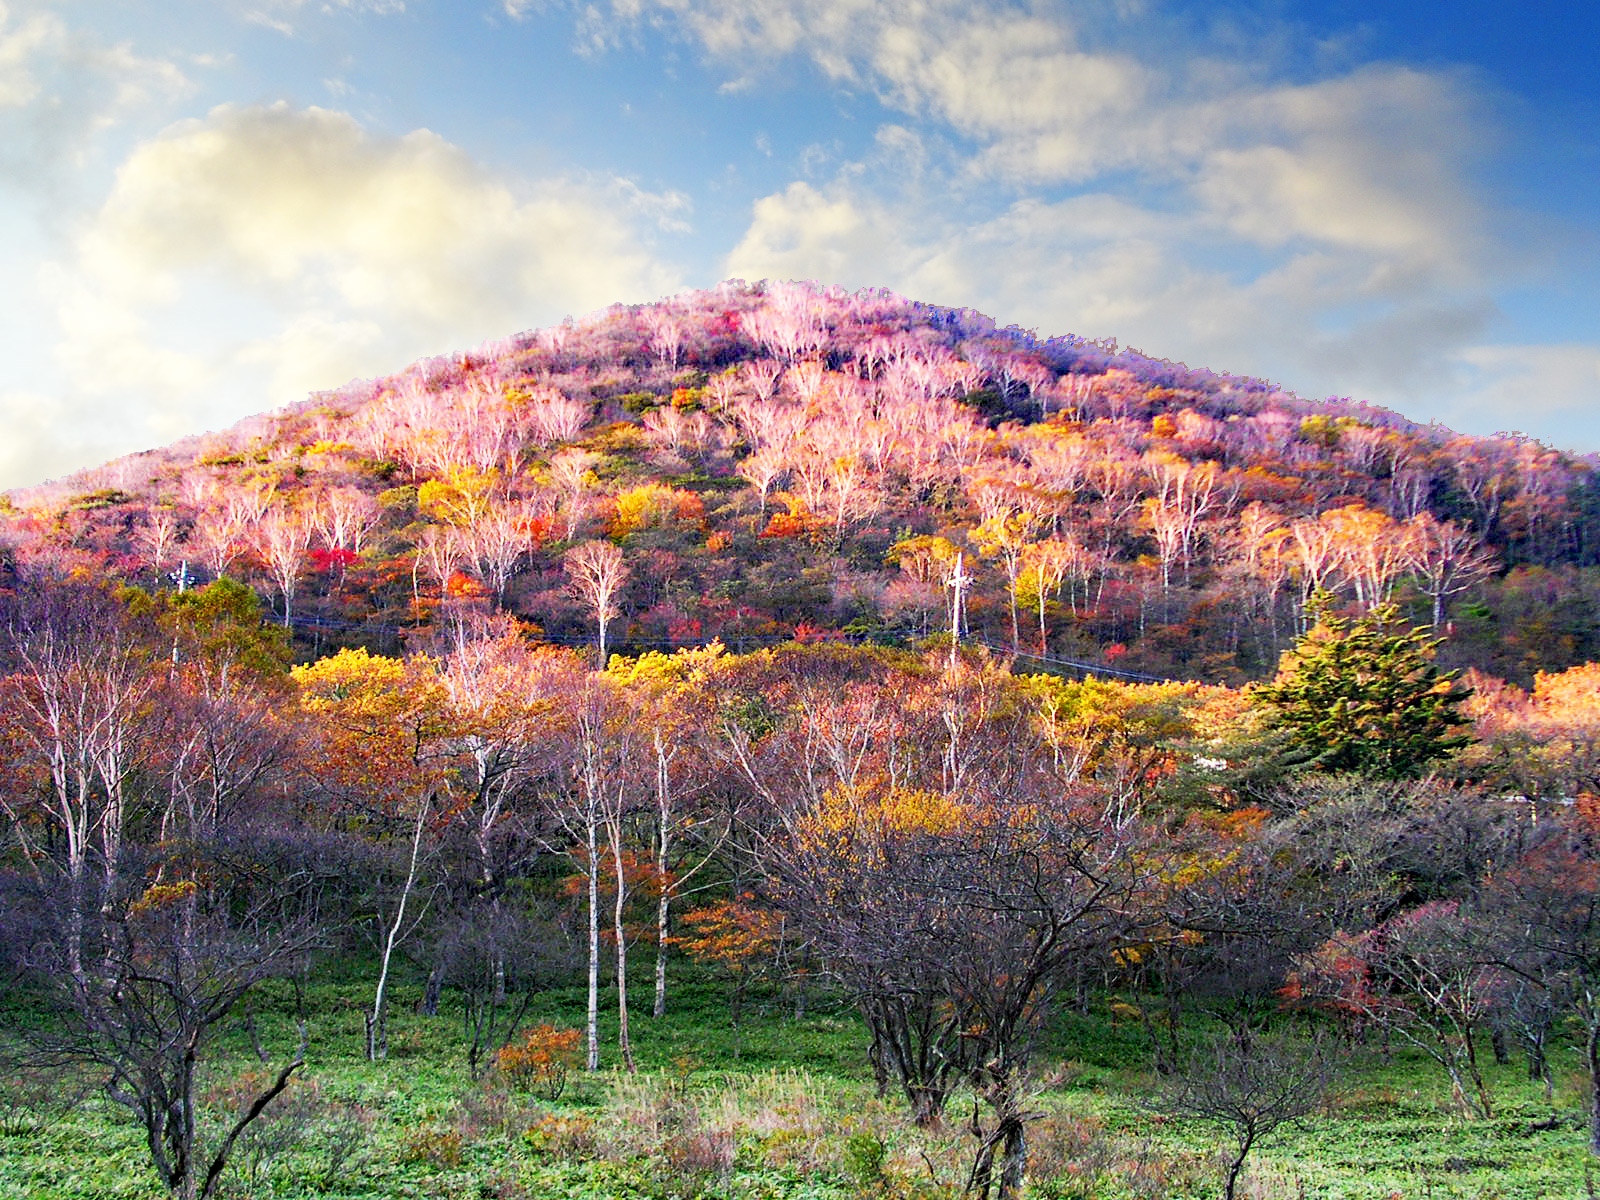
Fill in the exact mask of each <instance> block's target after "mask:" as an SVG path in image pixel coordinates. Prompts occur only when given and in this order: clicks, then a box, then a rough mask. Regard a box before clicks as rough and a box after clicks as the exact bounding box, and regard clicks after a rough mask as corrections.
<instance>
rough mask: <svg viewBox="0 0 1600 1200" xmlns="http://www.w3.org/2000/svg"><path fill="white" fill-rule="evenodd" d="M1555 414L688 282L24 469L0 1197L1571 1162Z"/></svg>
mask: <svg viewBox="0 0 1600 1200" xmlns="http://www.w3.org/2000/svg"><path fill="white" fill-rule="evenodd" d="M1594 466H1595V464H1593V463H1591V462H1585V461H1579V460H1575V459H1572V458H1571V457H1568V456H1563V455H1561V454H1560V453H1558V452H1555V451H1550V450H1546V449H1544V448H1542V447H1540V446H1537V445H1534V444H1531V443H1525V442H1520V441H1514V440H1490V441H1483V440H1474V439H1468V438H1460V437H1455V436H1452V435H1449V434H1447V433H1445V432H1443V431H1439V430H1435V429H1424V428H1417V427H1414V426H1411V425H1409V424H1407V423H1406V422H1405V421H1403V420H1402V419H1400V418H1398V417H1395V416H1393V415H1392V414H1385V413H1376V412H1371V411H1364V410H1360V409H1356V408H1353V407H1349V406H1344V407H1341V406H1338V405H1332V406H1330V405H1312V404H1307V403H1304V402H1301V401H1297V400H1294V399H1293V398H1291V397H1287V396H1284V395H1281V394H1279V393H1276V392H1274V391H1272V390H1271V389H1269V388H1267V387H1265V386H1263V385H1260V384H1257V383H1253V382H1251V381H1246V380H1232V379H1218V378H1214V377H1210V376H1205V375H1203V374H1200V373H1195V372H1189V371H1186V370H1184V369H1182V368H1177V367H1173V366H1172V365H1171V364H1166V363H1161V362H1157V361H1153V360H1149V359H1146V358H1143V357H1142V356H1139V355H1136V354H1130V353H1121V354H1119V353H1117V352H1115V351H1114V349H1113V348H1112V347H1109V346H1100V345H1093V344H1084V343H1079V342H1075V341H1071V340H1063V341H1056V342H1048V343H1040V342H1038V341H1037V340H1035V339H1033V338H1031V337H1029V336H1026V335H1022V334H1018V333H1015V332H1012V331H997V330H995V329H993V328H992V326H990V325H988V324H987V323H986V322H984V321H983V320H982V319H981V318H978V317H976V316H974V315H973V314H970V313H961V312H949V311H944V310H934V309H928V308H925V307H920V306H917V305H912V304H908V303H906V302H904V301H901V300H899V299H897V298H893V297H888V296H882V295H869V296H862V295H856V296H846V295H841V294H835V293H829V292H823V291H819V290H816V289H812V288H804V287H782V288H770V289H767V290H761V289H750V288H745V287H743V286H730V287H725V288H723V289H721V290H719V291H717V292H714V293H705V294H700V295H695V296H690V297H683V298H679V299H675V300H672V301H668V302H664V303H663V304H660V305H656V306H651V307H646V308H637V309H636V308H618V309H613V310H610V311H608V312H606V313H604V314H602V315H600V316H599V317H596V318H594V319H593V320H591V321H589V322H586V323H583V324H577V325H571V326H563V327H561V328H559V329H557V330H554V331H546V332H544V333H540V334H537V335H530V336H529V337H526V338H521V339H516V340H514V341H513V342H510V343H507V344H505V345H499V346H491V347H487V348H485V349H483V350H480V351H478V352H475V353H474V354H471V355H467V356H464V357H462V358H459V359H450V360H446V361H437V362H430V363H425V364H420V365H418V366H416V367H413V368H412V369H410V370H408V371H406V372H404V373H402V374H401V375H398V376H395V377H393V378H390V379H386V380H381V381H375V382H373V383H371V384H367V385H362V386H361V387H359V388H352V389H348V390H346V391H344V392H340V393H334V394H329V395H326V396H321V397H318V398H316V399H315V400H314V401H312V402H310V403H308V404H307V405H304V406H301V407H299V408H296V409H293V410H290V411H287V412H284V413H279V414H275V415H273V416H270V417H264V418H260V419H258V420H254V421H251V422H247V423H246V424H245V425H244V426H242V427H240V428H238V429H236V430H234V431H232V432H230V433H228V434H224V435H217V436H215V437H212V438H207V439H204V440H202V441H197V442H195V443H194V444H188V445H179V446H176V447H172V448H169V449H167V450H163V451H156V452H151V453H149V454H146V455H140V456H136V457H134V458H132V459H129V460H125V461H123V462H119V463H114V464H111V465H110V466H108V467H107V468H104V469H103V470H102V471H101V472H98V473H95V474H94V476H93V477H92V478H89V477H85V478H80V479H76V480H71V481H68V482H66V483H64V484H59V485H50V486H48V487H44V488H38V489H33V490H32V491H30V492H27V493H21V494H15V495H14V496H13V497H12V501H11V504H12V507H11V508H10V509H9V510H8V513H7V522H8V526H7V528H8V538H9V541H8V547H7V551H6V570H5V575H4V577H3V579H0V1138H3V1139H5V1142H4V1147H3V1148H4V1149H5V1150H6V1151H7V1153H5V1154H0V1191H4V1190H5V1189H8V1188H9V1189H14V1190H16V1191H17V1192H18V1194H24V1195H28V1196H30V1197H51V1198H56V1197H60V1198H62V1200H65V1198H66V1197H80V1196H85V1197H95V1198H96V1200H99V1198H100V1197H104V1196H109V1195H127V1196H135V1197H141V1198H148V1197H152V1196H157V1195H160V1194H163V1193H166V1194H171V1195H175V1196H181V1197H184V1198H185V1200H193V1198H200V1200H204V1198H205V1197H208V1196H221V1195H238V1196H275V1195H277V1196H292V1197H309V1196H351V1197H354V1196H368V1197H371V1196H401V1195H473V1196H480V1197H481V1196H505V1197H520V1196H543V1195H570V1196H583V1197H592V1198H594V1200H610V1198H613V1197H624V1198H633V1197H641V1198H642V1197H650V1198H652V1200H654V1198H661V1200H665V1198H666V1197H673V1198H679V1197H681V1198H683V1200H690V1198H693V1197H708V1196H709V1197H718V1196H728V1197H771V1198H774V1200H790V1198H793V1200H801V1198H815V1197H828V1198H830V1200H832V1198H838V1200H845V1198H846V1197H863V1196H865V1197H894V1198H905V1200H912V1198H917V1197H921V1198H926V1200H952V1198H953V1197H955V1196H957V1195H970V1196H977V1197H982V1198H983V1200H989V1198H990V1197H998V1198H999V1200H1019V1198H1020V1197H1022V1196H1024V1195H1025V1194H1026V1195H1031V1196H1058V1197H1068V1196H1075V1197H1081V1198H1094V1200H1171V1198H1175V1197H1188V1198H1190V1200H1193V1198H1195V1197H1212V1196H1223V1197H1226V1200H1236V1197H1237V1196H1241V1195H1252V1194H1253V1195H1260V1196H1265V1195H1329V1196H1335V1195H1337V1196H1346V1197H1361V1198H1363V1200H1392V1198H1393V1197H1395V1196H1404V1195H1428V1196H1434V1195H1438V1196H1444V1195H1451V1196H1461V1197H1467V1196H1483V1195H1490V1194H1492V1195H1497V1196H1502V1197H1507V1198H1516V1200H1536V1198H1539V1200H1542V1198H1544V1197H1556V1196H1567V1195H1573V1194H1578V1193H1577V1189H1578V1187H1579V1186H1581V1179H1582V1177H1583V1173H1584V1172H1585V1171H1587V1170H1588V1169H1589V1164H1590V1163H1591V1162H1592V1159H1593V1157H1594V1156H1595V1155H1600V915H1597V912H1596V907H1595V904H1594V899H1595V896H1596V894H1597V891H1600V663H1596V662H1592V661H1586V660H1587V659H1589V658H1592V657H1594V656H1595V655H1594V649H1595V647H1594V641H1595V638H1596V636H1597V633H1596V628H1595V614H1594V592H1595V586H1596V585H1595V580H1596V571H1597V567H1596V565H1595V561H1594V560H1595V555H1596V553H1597V550H1600V511H1597V509H1596V507H1595V499H1596V496H1597V492H1596V481H1595V477H1594ZM952 633H954V634H955V635H956V636H954V637H952V636H951V635H952ZM1141 676H1143V677H1141ZM1152 676H1170V678H1152ZM1251 677H1257V678H1256V679H1255V681H1253V682H1251V681H1250V679H1251ZM747 1054H749V1055H752V1056H759V1057H758V1059H757V1061H759V1064H760V1065H761V1066H763V1067H766V1068H778V1069H782V1070H785V1071H787V1072H789V1073H788V1074H786V1075H781V1076H774V1075H771V1074H768V1075H763V1076H759V1077H753V1076H751V1075H750V1074H749V1071H748V1069H747V1068H749V1067H750V1066H751V1062H752V1060H751V1059H750V1058H747V1057H745V1056H746V1055H747ZM812 1070H815V1071H817V1072H820V1073H822V1074H824V1075H825V1076H826V1079H827V1080H828V1082H827V1083H826V1084H823V1083H819V1082H818V1080H817V1079H816V1078H814V1077H813V1076H811V1075H809V1074H806V1075H801V1074H797V1073H796V1072H799V1071H806V1072H809V1071H812ZM569 1087H570V1089H571V1090H570V1091H569V1090H567V1089H568V1088H569ZM830 1088H831V1089H834V1091H833V1092H832V1093H831V1094H830V1092H829V1089H830ZM1297 1122H1298V1123H1300V1124H1299V1125H1296V1123H1297ZM1292 1129H1299V1130H1300V1131H1301V1132H1300V1133H1298V1134H1296V1135H1294V1136H1297V1137H1298V1138H1299V1140H1298V1141H1296V1142H1295V1143H1294V1147H1295V1150H1294V1152H1293V1154H1292V1155H1288V1156H1287V1157H1283V1158H1278V1159H1276V1160H1272V1161H1271V1162H1270V1164H1268V1165H1260V1166H1252V1164H1260V1163H1261V1162H1262V1149H1261V1144H1262V1143H1263V1142H1264V1141H1266V1140H1267V1139H1269V1138H1270V1137H1273V1136H1279V1137H1284V1138H1287V1137H1289V1136H1290V1131H1291V1130H1292ZM84 1146H90V1147H92V1149H91V1150H89V1151H84V1150H83V1149H82V1147H84ZM85 1163H87V1164H88V1166H85ZM108 1163H109V1164H113V1165H112V1166H107V1165H106V1164H108ZM1406 1189H1411V1190H1406Z"/></svg>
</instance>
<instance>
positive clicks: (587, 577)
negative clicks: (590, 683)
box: [565, 542, 628, 667]
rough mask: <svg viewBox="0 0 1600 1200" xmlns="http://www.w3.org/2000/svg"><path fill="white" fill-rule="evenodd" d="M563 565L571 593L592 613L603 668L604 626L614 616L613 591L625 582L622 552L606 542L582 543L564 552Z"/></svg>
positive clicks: (604, 650) (604, 660) (625, 575)
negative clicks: (565, 553) (564, 560)
mask: <svg viewBox="0 0 1600 1200" xmlns="http://www.w3.org/2000/svg"><path fill="white" fill-rule="evenodd" d="M565 565H566V568H567V577H568V579H570V580H571V583H572V590H573V592H574V593H575V594H576V595H577V596H578V598H579V599H580V600H582V601H583V602H584V603H585V604H587V605H588V606H589V611H590V612H591V613H592V614H593V615H594V619H595V625H596V627H597V629H598V633H599V645H600V666H601V667H604V666H605V663H606V625H607V624H608V623H609V622H610V621H611V619H612V618H613V617H615V616H616V615H617V613H618V611H619V610H618V608H617V593H618V592H620V591H621V590H622V585H623V584H625V583H626V582H627V581H628V568H627V565H626V564H625V563H624V562H623V561H622V551H621V550H619V549H617V547H616V546H614V545H612V544H611V543H610V542H585V543H584V544H583V545H581V546H576V547H574V548H573V549H571V550H569V551H568V552H567V557H566V564H565Z"/></svg>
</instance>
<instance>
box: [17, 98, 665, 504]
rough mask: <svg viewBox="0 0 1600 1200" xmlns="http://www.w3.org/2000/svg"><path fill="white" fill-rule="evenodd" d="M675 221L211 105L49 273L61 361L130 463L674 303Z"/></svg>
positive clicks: (150, 152) (659, 200) (269, 110)
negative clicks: (342, 390) (591, 318)
mask: <svg viewBox="0 0 1600 1200" xmlns="http://www.w3.org/2000/svg"><path fill="white" fill-rule="evenodd" d="M682 209H683V201H682V200H681V198H680V197H676V196H673V195H670V194H668V195H659V194H655V193H648V192H644V191H641V190H640V189H638V188H637V187H636V186H634V185H633V184H631V183H629V182H628V181H626V180H621V179H615V178H581V177H580V178H558V179H548V180H542V181H539V182H537V183H529V184H525V185H519V184H518V183H516V182H515V181H512V180H508V179H505V178H502V177H500V176H497V175H495V174H494V173H492V172H490V171H488V170H486V169H485V168H483V167H482V166H480V165H479V164H477V163H476V162H474V161H473V160H472V159H471V158H470V157H469V156H468V155H467V154H466V153H465V152H464V151H462V150H461V149H460V148H458V147H456V146H454V145H451V144H450V143H448V142H446V141H445V140H444V139H442V138H440V137H438V136H437V135H436V134H433V133H430V132H428V131H426V130H418V131H416V132H414V133H410V134H407V135H405V136H403V137H386V136H379V135H375V134H372V133H369V132H368V131H366V130H365V129H363V128H362V127H361V126H360V125H359V124H358V123H357V122H356V121H355V120H354V119H353V118H352V117H350V116H348V115H347V114H344V113H339V112H332V111H328V110H323V109H316V108H312V109H295V108H290V107H288V106H287V105H283V104H278V105H273V106H270V107H236V106H223V107H220V108H217V109H215V110H213V111H212V112H211V113H210V114H209V115H208V116H207V117H205V118H204V119H199V120H190V121H184V122H181V123H179V124H177V125H174V126H172V127H171V128H170V129H168V130H166V131H165V132H164V133H163V134H161V135H160V136H159V137H156V138H153V139H151V140H149V141H146V142H144V143H143V144H141V145H139V146H138V147H137V148H136V149H135V150H134V151H133V152H132V153H131V154H130V155H129V156H128V158H127V159H126V160H125V161H124V162H123V163H122V165H121V167H120V168H119V169H118V171H117V176H116V182H115V184H114V186H113V188H112V190H111V193H110V195H109V196H108V197H107V199H106V200H105V203H104V204H103V205H102V206H101V208H100V209H99V211H98V212H96V213H95V214H94V215H93V218H92V219H91V220H90V221H89V222H88V223H87V225H86V227H85V228H84V230H83V232H82V234H81V236H80V237H79V238H78V241H77V243H76V246H75V254H74V255H73V257H72V258H71V259H70V261H68V262H65V263H62V264H57V266H56V267H55V268H54V270H53V271H52V272H51V273H50V280H49V290H50V293H51V295H52V296H53V298H54V301H55V305H56V312H57V315H58V318H59V321H60V326H61V331H62V341H61V344H60V346H59V348H58V358H59V360H60V363H61V366H62V369H63V371H64V372H65V373H66V374H67V376H68V377H69V379H70V382H71V385H72V387H73V389H75V391H74V394H75V395H76V396H77V397H78V400H77V401H76V402H75V407H76V408H77V409H78V410H79V411H81V413H82V414H83V415H84V416H85V417H89V418H90V419H92V420H94V421H97V422H98V423H99V424H100V425H102V426H109V427H112V428H113V429H114V431H115V435H116V439H117V442H118V448H121V449H128V448H136V447H141V446H143V445H147V444H150V443H152V442H159V441H165V440H167V439H169V438H171V437H174V436H177V435H179V434H181V433H187V432H193V431H194V430H195V429H197V428H205V427H212V428H214V427H217V426H218V425H220V424H224V423H226V422H227V421H229V420H232V419H234V418H236V417H238V416H241V415H244V414H246V413H249V412H252V411H256V410H260V409H264V408H270V407H276V406H278V405H280V404H283V403H287V402H289V401H293V400H298V399H301V398H303V396H304V395H305V393H306V391H308V390H310V389H312V388H324V387H330V386H337V385H338V384H341V383H343V382H345V381H346V380H348V379H350V378H352V377H356V376H362V375H372V374H378V373H382V372H386V371H391V370H397V369H399V368H400V367H402V366H404V365H405V364H406V363H408V362H409V361H411V360H412V359H414V358H416V357H419V356H421V355H424V354H433V353H442V352H446V351H449V350H452V349H459V348H462V347H466V346H473V345H477V344H479V343H480V342H482V341H483V340H484V339H485V338H488V337H496V336H503V335H504V334H507V333H510V332H513V331H515V330H519V329H524V328H528V327H530V326H535V325H540V324H544V323H548V322H553V321H556V320H559V319H560V318H561V317H562V316H564V315H565V314H567V313H569V312H580V311H588V310H590V309H593V308H597V307H600V306H603V305H605V304H609V303H612V302H614V301H615V300H617V299H618V298H620V297H626V296H652V295H661V294H666V293H670V292H672V291H674V290H676V289H677V288H678V287H679V286H680V280H679V277H678V276H677V275H676V274H675V273H674V272H673V271H672V270H671V269H670V268H668V267H666V266H664V265H663V264H662V263H661V262H659V261H658V260H657V259H656V257H655V256H654V255H653V253H652V251H651V250H650V248H649V246H648V244H647V242H646V240H645V236H646V234H647V233H648V231H649V230H650V229H651V228H661V227H666V228H669V229H671V228H675V227H676V225H677V224H680V223H681V220H682ZM241 329H244V330H249V331H251V332H248V333H245V334H241V333H240V332H239V331H240V330H241ZM91 414H93V416H92V417H91ZM140 414H143V415H140ZM156 414H159V416H157V415H156ZM34 461H39V460H37V459H35V460H34ZM11 482H20V481H16V480H12V481H11Z"/></svg>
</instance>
